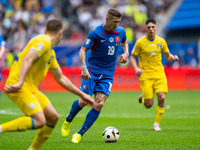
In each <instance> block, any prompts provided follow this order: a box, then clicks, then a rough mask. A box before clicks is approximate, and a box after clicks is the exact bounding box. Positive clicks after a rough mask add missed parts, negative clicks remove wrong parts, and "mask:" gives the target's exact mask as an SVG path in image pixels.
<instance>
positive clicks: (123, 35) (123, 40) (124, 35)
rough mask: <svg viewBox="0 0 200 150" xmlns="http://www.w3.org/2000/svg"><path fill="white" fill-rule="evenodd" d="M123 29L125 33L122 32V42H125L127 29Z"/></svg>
mask: <svg viewBox="0 0 200 150" xmlns="http://www.w3.org/2000/svg"><path fill="white" fill-rule="evenodd" d="M122 31H123V33H122V42H125V41H126V38H127V37H126V31H125V30H124V29H123V30H122Z"/></svg>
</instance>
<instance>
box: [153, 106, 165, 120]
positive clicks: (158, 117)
mask: <svg viewBox="0 0 200 150" xmlns="http://www.w3.org/2000/svg"><path fill="white" fill-rule="evenodd" d="M164 112H165V107H160V106H157V107H156V119H155V123H157V124H160V121H161V119H162V117H163V114H164Z"/></svg>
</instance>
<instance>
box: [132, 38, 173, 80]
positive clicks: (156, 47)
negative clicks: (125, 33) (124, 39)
mask: <svg viewBox="0 0 200 150" xmlns="http://www.w3.org/2000/svg"><path fill="white" fill-rule="evenodd" d="M161 52H162V53H166V52H169V49H168V47H167V43H166V41H165V40H164V39H163V38H161V37H159V36H157V35H156V36H155V39H154V40H153V41H150V40H148V39H147V38H146V36H143V37H142V38H140V39H138V40H137V41H136V43H135V46H134V48H133V50H132V55H135V56H138V58H139V68H140V69H142V70H144V72H143V73H142V75H141V76H140V77H139V79H140V80H145V79H147V78H148V79H149V78H160V77H163V76H165V72H164V67H163V65H162V57H161Z"/></svg>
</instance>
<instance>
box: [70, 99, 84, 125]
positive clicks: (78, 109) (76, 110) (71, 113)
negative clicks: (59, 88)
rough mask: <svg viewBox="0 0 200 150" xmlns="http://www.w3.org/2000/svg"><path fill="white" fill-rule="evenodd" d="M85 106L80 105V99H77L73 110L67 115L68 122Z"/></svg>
mask: <svg viewBox="0 0 200 150" xmlns="http://www.w3.org/2000/svg"><path fill="white" fill-rule="evenodd" d="M82 108H83V107H80V106H79V100H75V101H74V102H73V104H72V107H71V110H70V112H69V115H68V116H67V117H66V121H67V122H72V120H73V119H74V117H75V116H76V115H77V114H78V112H79V111H80V110H81V109H82Z"/></svg>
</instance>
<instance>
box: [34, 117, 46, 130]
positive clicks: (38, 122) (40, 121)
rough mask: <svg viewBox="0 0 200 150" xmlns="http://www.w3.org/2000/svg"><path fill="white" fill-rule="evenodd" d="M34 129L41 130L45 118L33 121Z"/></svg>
mask: <svg viewBox="0 0 200 150" xmlns="http://www.w3.org/2000/svg"><path fill="white" fill-rule="evenodd" d="M35 124H36V128H41V127H43V126H44V125H45V124H46V119H45V118H39V119H37V120H35Z"/></svg>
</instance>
